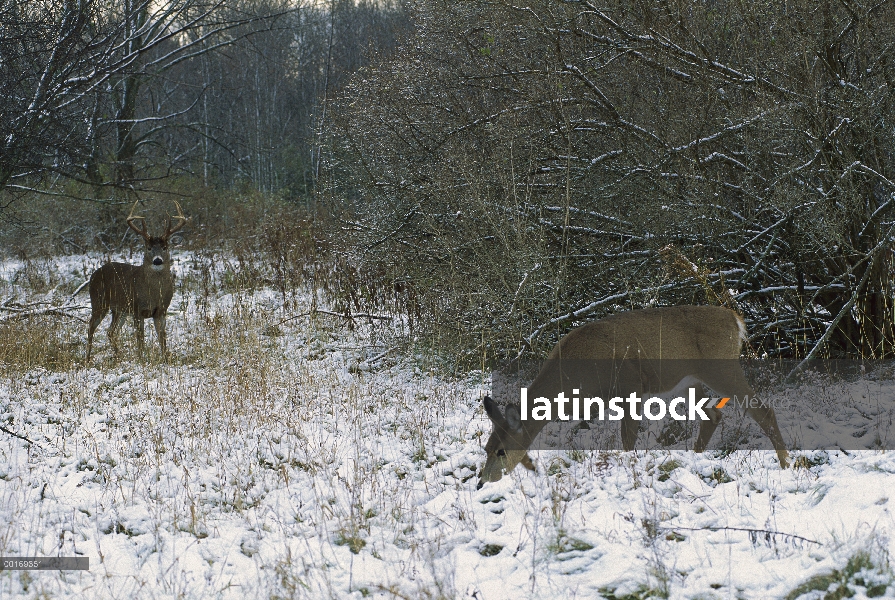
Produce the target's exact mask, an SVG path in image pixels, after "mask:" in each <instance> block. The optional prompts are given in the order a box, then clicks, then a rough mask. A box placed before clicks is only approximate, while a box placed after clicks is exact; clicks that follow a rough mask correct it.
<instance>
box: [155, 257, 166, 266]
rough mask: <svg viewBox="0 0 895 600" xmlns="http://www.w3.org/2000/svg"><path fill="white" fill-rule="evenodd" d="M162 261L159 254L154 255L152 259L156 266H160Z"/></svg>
mask: <svg viewBox="0 0 895 600" xmlns="http://www.w3.org/2000/svg"><path fill="white" fill-rule="evenodd" d="M164 263H165V261H163V260H162V257H161V256H156V257H155V258H153V259H152V264H154V265H155V266H157V267H160V266H162V265H163V264H164Z"/></svg>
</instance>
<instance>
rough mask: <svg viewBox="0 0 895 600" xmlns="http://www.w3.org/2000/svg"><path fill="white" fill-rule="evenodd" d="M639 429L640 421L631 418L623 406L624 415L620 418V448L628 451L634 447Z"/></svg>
mask: <svg viewBox="0 0 895 600" xmlns="http://www.w3.org/2000/svg"><path fill="white" fill-rule="evenodd" d="M639 431H640V423H638V422H637V421H635V420H634V419H632V418H631V416H630V415H629V414H628V411H627V408H625V416H624V417H623V418H622V448H624V449H625V452H630V451H631V450H633V449H634V444H635V443H637V434H638V432H639Z"/></svg>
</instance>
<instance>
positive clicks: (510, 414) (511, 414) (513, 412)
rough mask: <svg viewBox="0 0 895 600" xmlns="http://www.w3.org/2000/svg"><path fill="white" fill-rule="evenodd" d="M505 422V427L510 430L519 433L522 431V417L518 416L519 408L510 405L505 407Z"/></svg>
mask: <svg viewBox="0 0 895 600" xmlns="http://www.w3.org/2000/svg"><path fill="white" fill-rule="evenodd" d="M505 414H506V420H507V425H509V426H510V427H511V428H512V429H515V430H516V431H519V430H521V429H522V417H521V416H520V412H519V407H518V406H515V405H512V406H507V410H506V413H505Z"/></svg>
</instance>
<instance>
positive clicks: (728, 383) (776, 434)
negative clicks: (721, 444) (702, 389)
mask: <svg viewBox="0 0 895 600" xmlns="http://www.w3.org/2000/svg"><path fill="white" fill-rule="evenodd" d="M700 378H701V379H702V381H703V382H704V383H705V384H706V385H707V386H709V387H710V388H712V389H713V390H715V391H716V392H718V393H719V394H721V395H722V396H727V397H729V398H730V399H731V400H736V402H737V404H739V405H740V406H743V405H744V403H745V401H746V399H748V400H749V404H747V405H746V411H745V412H746V414H747V415H749V416H750V417H751V418H753V419H754V420H755V422H756V423H758V426H759V427H761V430H762V431H764V434H765V435H766V436H768V439H770V440H771V444H772V445H773V446H774V450H775V451H776V452H777V459H778V460H779V461H780V466H781V467H783V468H786V467H787V466H788V464H789V462H788V460H787V458H788V456H789V454H788V453H787V451H786V442H784V441H783V435H781V433H780V427H779V426H778V425H777V415H775V414H774V409H773V408H771V406H770V405H768V404H764V405H761V406H753V403H754V402H755V400H756V399H755V391H754V390H753V389H752V386H750V385H749V383H748V382H747V381H746V376H745V375H744V374H743V370H742V368H740V366H739V364H738V363H733V361H731V364H730V365H729V366H727V365H725V366H724V367H723V368H719V369H714V370H713V372H712V373H710V374H708V376H707V377H700ZM700 437H701V435H700ZM706 443H708V440H706Z"/></svg>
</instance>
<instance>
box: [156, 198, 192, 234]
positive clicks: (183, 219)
mask: <svg viewBox="0 0 895 600" xmlns="http://www.w3.org/2000/svg"><path fill="white" fill-rule="evenodd" d="M174 204H175V205H176V206H177V215H176V218H177V219H180V223H178V224H177V225H175V226H174V227H173V228H172V227H171V217H168V225H167V227H165V235H163V236H162V238H164V239H165V240H167V239H168V238H169V237H171V236H172V235H174V234H175V233H176V232H178V231H180V228H181V227H183V226H184V225H186V224H187V223H189V219H187V218H186V217H184V216H183V210H182V209H181V208H180V202H178V201H177V200H175V201H174Z"/></svg>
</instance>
